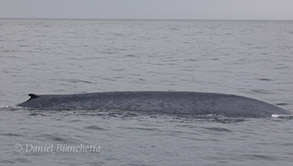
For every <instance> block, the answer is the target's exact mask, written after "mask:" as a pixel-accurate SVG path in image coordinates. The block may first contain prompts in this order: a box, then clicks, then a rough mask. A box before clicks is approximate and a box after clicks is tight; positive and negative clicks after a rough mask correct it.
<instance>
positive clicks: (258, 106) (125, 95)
mask: <svg viewBox="0 0 293 166" xmlns="http://www.w3.org/2000/svg"><path fill="white" fill-rule="evenodd" d="M30 96H31V98H30V99H29V100H28V101H26V102H24V103H21V104H19V106H22V107H28V108H32V109H40V110H96V109H103V110H107V109H118V110H127V111H141V112H159V113H170V114H186V115H207V114H216V115H223V116H226V117H254V118H256V117H270V116H271V115H272V114H290V112H289V111H286V110H284V109H282V108H279V107H277V106H274V105H272V104H268V103H266V102H263V101H260V100H256V99H252V98H247V97H242V96H236V95H228V94H217V93H198V92H160V91H156V92H151V91H150V92H140V91H138V92H101V93H88V94H72V95H34V94H30Z"/></svg>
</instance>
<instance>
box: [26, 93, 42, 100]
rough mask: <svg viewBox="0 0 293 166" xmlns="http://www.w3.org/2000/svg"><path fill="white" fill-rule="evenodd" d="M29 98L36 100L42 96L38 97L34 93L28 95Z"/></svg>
mask: <svg viewBox="0 0 293 166" xmlns="http://www.w3.org/2000/svg"><path fill="white" fill-rule="evenodd" d="M28 96H30V97H31V98H30V100H31V99H36V98H38V97H40V96H38V95H36V94H33V93H30V94H28Z"/></svg>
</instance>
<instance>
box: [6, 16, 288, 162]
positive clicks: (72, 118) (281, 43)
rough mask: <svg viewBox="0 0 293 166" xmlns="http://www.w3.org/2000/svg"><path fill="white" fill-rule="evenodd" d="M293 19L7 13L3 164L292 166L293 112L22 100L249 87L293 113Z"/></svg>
mask: <svg viewBox="0 0 293 166" xmlns="http://www.w3.org/2000/svg"><path fill="white" fill-rule="evenodd" d="M292 74H293V21H204V20H201V21H200V20H197V21H196V20H65V19H64V20H62V19H60V20H54V19H43V20H42V19H0V106H1V109H0V113H1V116H0V165H3V166H4V165H5V166H6V165H17V166H19V165H30V166H31V165H36V166H39V165H44V166H51V165H52V166H53V165H69V166H73V165H89V166H96V165H109V166H110V165H111V166H112V165H125V166H128V165H135V166H139V165H140V166H142V165H143V166H157V165H160V166H161V165H166V166H167V165H168V166H178V165H180V166H181V165H182V166H191V165H204V166H214V165H215V166H218V165H231V166H246V165H255V166H258V165H259V166H263V165H267V166H275V165H280V166H291V165H292V164H293V142H292V138H293V120H292V119H290V118H266V119H230V118H224V117H223V118H215V117H202V118H193V117H186V116H177V115H176V116H175V115H159V114H158V115H156V114H139V113H134V112H122V111H119V110H118V111H110V112H107V111H104V112H103V111H82V110H77V111H61V112H60V111H58V112H57V111H38V110H34V111H32V110H26V109H23V108H16V107H14V105H16V104H18V103H21V102H23V101H25V100H27V99H28V97H27V94H28V93H36V94H48V93H50V94H71V93H86V92H104V91H129V90H172V91H179V90H180V91H199V92H217V93H229V94H237V95H243V96H247V97H253V98H257V99H260V100H264V101H267V102H269V103H272V104H276V105H278V106H280V107H282V108H284V109H287V110H289V111H291V112H293V77H292Z"/></svg>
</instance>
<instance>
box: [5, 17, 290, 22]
mask: <svg viewBox="0 0 293 166" xmlns="http://www.w3.org/2000/svg"><path fill="white" fill-rule="evenodd" d="M0 19H28V20H29V19H32V20H33V19H39V20H145V21H148V20H149V21H168V20H169V21H293V19H292V20H290V19H245V18H239V19H235V18H206V19H204V18H194V19H188V18H84V17H82V18H77V17H76V18H75V17H1V16H0Z"/></svg>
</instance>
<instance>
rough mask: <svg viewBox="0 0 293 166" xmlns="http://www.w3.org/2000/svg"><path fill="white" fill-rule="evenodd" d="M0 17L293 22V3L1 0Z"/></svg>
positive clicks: (274, 0) (292, 0)
mask: <svg viewBox="0 0 293 166" xmlns="http://www.w3.org/2000/svg"><path fill="white" fill-rule="evenodd" d="M0 17H2V18H7V17H20V18H122V19H273V20H276V19H277V20H279V19H281V20H293V0H0Z"/></svg>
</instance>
